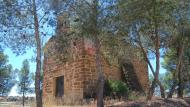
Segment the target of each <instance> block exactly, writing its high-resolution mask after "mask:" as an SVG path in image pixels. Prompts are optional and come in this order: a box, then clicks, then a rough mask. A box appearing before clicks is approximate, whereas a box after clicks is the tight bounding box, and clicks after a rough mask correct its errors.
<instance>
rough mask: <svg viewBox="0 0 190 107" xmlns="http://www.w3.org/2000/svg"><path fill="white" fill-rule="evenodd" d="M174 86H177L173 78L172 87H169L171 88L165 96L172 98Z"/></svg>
mask: <svg viewBox="0 0 190 107" xmlns="http://www.w3.org/2000/svg"><path fill="white" fill-rule="evenodd" d="M176 86H177V81H176V80H174V83H173V85H172V87H171V89H170V91H169V93H168V96H167V98H172V96H173V93H174V91H175V87H176Z"/></svg>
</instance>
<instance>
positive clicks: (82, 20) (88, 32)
mask: <svg viewBox="0 0 190 107" xmlns="http://www.w3.org/2000/svg"><path fill="white" fill-rule="evenodd" d="M104 4H107V5H104ZM113 4H114V0H110V1H107V0H105V1H104V0H103V1H102V0H89V1H88V0H82V1H79V0H65V1H63V2H62V1H59V0H55V1H53V3H52V5H53V6H56V7H57V8H56V9H60V8H62V9H63V10H62V11H61V10H59V12H58V13H62V12H65V11H66V12H68V13H69V15H70V17H75V19H76V20H75V22H77V24H76V25H75V26H74V28H77V29H75V32H74V33H75V34H76V35H75V37H73V36H72V35H69V36H68V35H63V36H65V37H66V36H67V37H68V38H84V37H86V38H90V39H91V40H93V41H94V44H95V48H96V68H97V72H98V81H97V83H98V85H97V88H98V91H97V93H96V94H97V106H98V107H103V106H104V104H103V89H104V72H103V68H102V64H101V63H102V62H101V48H102V46H101V43H102V40H103V39H102V38H103V37H104V36H103V34H106V33H105V32H107V31H108V28H107V26H106V25H105V22H104V21H105V17H106V16H109V15H108V14H109V13H111V12H110V11H109V10H110V9H109V8H110V7H111V6H113ZM59 6H60V7H59ZM56 11H57V10H56ZM60 11H61V12H60ZM106 13H107V14H106ZM107 24H108V23H107ZM105 29H107V31H106V30H105Z"/></svg>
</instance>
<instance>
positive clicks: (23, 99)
mask: <svg viewBox="0 0 190 107" xmlns="http://www.w3.org/2000/svg"><path fill="white" fill-rule="evenodd" d="M24 102H25V95H24V90H23V92H22V106H23V107H24Z"/></svg>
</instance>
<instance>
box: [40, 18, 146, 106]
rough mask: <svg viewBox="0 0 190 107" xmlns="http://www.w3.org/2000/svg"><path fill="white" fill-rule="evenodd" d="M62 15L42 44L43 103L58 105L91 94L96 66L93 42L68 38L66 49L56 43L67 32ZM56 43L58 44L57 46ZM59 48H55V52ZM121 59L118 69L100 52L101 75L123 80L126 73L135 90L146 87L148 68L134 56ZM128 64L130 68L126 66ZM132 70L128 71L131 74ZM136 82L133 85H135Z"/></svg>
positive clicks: (89, 96) (95, 87)
mask: <svg viewBox="0 0 190 107" xmlns="http://www.w3.org/2000/svg"><path fill="white" fill-rule="evenodd" d="M65 21H66V20H65V17H59V18H58V24H57V25H58V26H57V34H56V36H53V37H52V38H50V40H49V41H48V42H47V44H46V47H45V53H44V66H43V67H44V72H43V76H44V79H43V104H44V105H62V104H66V103H72V102H75V103H77V101H79V102H80V101H82V100H83V99H86V98H91V97H95V95H96V92H97V77H98V76H97V74H98V73H97V70H96V62H95V50H96V49H95V47H94V43H93V42H92V41H91V40H90V39H87V38H78V39H74V40H69V42H68V44H69V45H67V46H68V47H67V49H66V50H67V53H68V54H69V57H68V59H67V60H65V56H66V54H65V53H64V52H62V51H59V50H58V49H56V48H57V46H60V47H61V45H60V44H59V42H57V41H59V39H60V37H61V36H63V35H64V36H65V35H67V34H69V32H70V29H69V24H68V22H65ZM60 47H59V48H60ZM58 51H59V52H58ZM128 62H129V61H127V62H126V60H124V61H123V64H124V65H126V64H128V65H130V66H124V67H123V68H122V69H121V68H120V67H118V66H114V65H110V64H108V62H107V61H106V60H105V59H104V57H103V56H102V59H101V64H102V68H103V71H104V76H105V79H112V80H123V77H124V76H125V77H126V76H127V75H128V78H131V79H129V81H128V82H129V83H131V84H130V85H131V86H132V87H133V88H136V89H137V90H143V91H144V92H146V91H147V89H148V68H147V64H145V63H144V62H142V61H140V60H138V59H134V60H132V61H131V63H130V64H129V63H128ZM129 67H130V68H129ZM131 74H132V75H131ZM136 86H137V87H136Z"/></svg>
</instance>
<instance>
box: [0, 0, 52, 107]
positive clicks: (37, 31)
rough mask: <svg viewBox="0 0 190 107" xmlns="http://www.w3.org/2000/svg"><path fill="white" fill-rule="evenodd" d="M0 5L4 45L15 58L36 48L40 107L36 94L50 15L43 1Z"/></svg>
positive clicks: (6, 2)
mask: <svg viewBox="0 0 190 107" xmlns="http://www.w3.org/2000/svg"><path fill="white" fill-rule="evenodd" d="M0 3H1V4H2V5H1V6H2V7H3V8H4V11H1V14H2V16H1V19H3V20H1V21H0V25H1V26H2V30H1V36H2V37H3V38H4V39H3V42H4V44H5V45H6V46H8V47H10V48H11V49H12V50H13V52H15V53H17V54H22V53H25V52H26V50H27V49H28V48H30V47H33V46H36V53H37V54H36V75H35V76H36V77H35V92H36V106H37V107H42V97H41V92H40V81H41V80H40V71H41V60H42V59H41V57H42V52H41V51H42V50H41V47H42V45H43V43H42V38H43V37H45V36H47V35H48V34H49V31H50V30H49V27H50V26H49V25H52V26H55V25H54V24H53V23H54V18H53V14H52V13H51V12H50V9H48V8H47V7H48V6H47V3H46V1H45V0H20V1H17V0H12V1H10V0H3V1H0ZM47 14H48V15H47ZM44 28H46V29H44ZM8 31H9V32H8Z"/></svg>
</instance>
